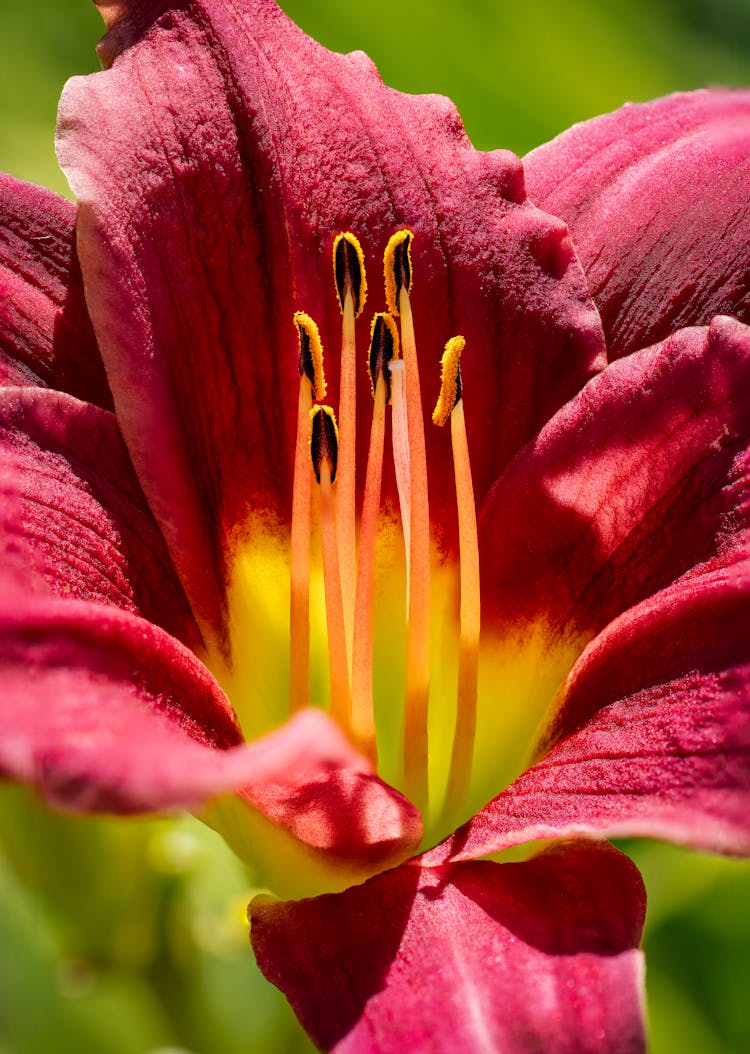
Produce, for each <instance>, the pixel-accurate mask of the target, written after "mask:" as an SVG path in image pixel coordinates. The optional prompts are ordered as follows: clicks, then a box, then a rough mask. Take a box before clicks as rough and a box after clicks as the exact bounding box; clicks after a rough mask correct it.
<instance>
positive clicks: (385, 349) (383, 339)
mask: <svg viewBox="0 0 750 1054" xmlns="http://www.w3.org/2000/svg"><path fill="white" fill-rule="evenodd" d="M400 353H401V349H400V346H399V339H398V328H397V326H396V323H395V321H394V318H393V316H392V315H389V314H388V313H387V312H385V311H379V312H378V313H377V315H375V316H374V317H373V320H372V325H371V326H370V350H369V352H368V353H367V372H368V374H369V377H370V391H371V392H372V397H373V399H374V398H375V389H376V387H377V383H378V377H379V376H380V375H381V374H382V375H383V380H384V381H385V401H386V403H389V402H390V401H391V371H390V370H389V369H388V366H389V364H390V363H391V362H392V361H393V360H394V359H397V358H398V357H399V355H400Z"/></svg>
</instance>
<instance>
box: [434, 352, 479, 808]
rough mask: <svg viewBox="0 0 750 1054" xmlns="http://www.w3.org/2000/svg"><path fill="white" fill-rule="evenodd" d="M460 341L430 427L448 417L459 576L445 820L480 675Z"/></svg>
mask: <svg viewBox="0 0 750 1054" xmlns="http://www.w3.org/2000/svg"><path fill="white" fill-rule="evenodd" d="M464 345H465V341H464V338H463V337H453V338H452V339H451V340H449V341H448V343H447V344H446V346H445V354H444V355H443V363H442V365H443V376H442V384H441V391H440V398H439V399H438V403H437V406H436V407H435V412H434V414H433V415H432V419H433V421H434V422H435V424H439V425H443V424H445V422H446V421H447V419H448V417H450V422H451V446H452V448H453V471H454V476H455V482H456V504H457V506H458V548H459V560H460V574H461V605H460V627H461V628H460V639H459V652H458V693H457V702H456V729H455V733H454V738H453V753H452V755H451V767H450V773H449V776H448V790H447V794H446V799H445V807H444V810H443V812H444V815H446V817H449V816H450V814H451V813H454V812H456V811H457V810H460V808H461V804H462V802H463V800H464V798H465V795H466V792H467V790H468V786H469V777H470V774H471V764H472V758H473V754H474V738H475V734H476V713H477V679H478V669H479V635H480V627H481V608H480V593H479V541H478V537H477V514H476V506H475V503H474V487H473V484H472V479H471V463H470V460H469V445H468V442H467V439H466V419H465V416H464V404H463V399H462V387H461V372H460V367H459V360H460V357H461V352H462V351H463V349H464Z"/></svg>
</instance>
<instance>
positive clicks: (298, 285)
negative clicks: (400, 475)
mask: <svg viewBox="0 0 750 1054" xmlns="http://www.w3.org/2000/svg"><path fill="white" fill-rule="evenodd" d="M100 6H101V8H102V11H103V14H104V16H105V19H106V20H107V22H108V24H109V26H110V33H109V35H108V37H107V38H105V42H104V44H103V47H102V52H101V54H102V56H103V58H104V60H105V62H106V63H107V64H110V63H111V64H112V65H111V68H110V69H107V70H105V71H104V72H102V73H99V74H95V75H93V76H91V77H87V78H78V79H74V80H73V81H71V82H70V83H69V84H68V86H67V88H66V90H65V92H64V94H63V98H62V101H61V107H60V121H59V131H58V146H59V155H60V158H61V161H62V164H63V166H64V168H65V170H66V172H67V174H68V177H69V179H70V181H71V185H72V186H73V188H74V190H75V192H76V194H77V196H78V197H79V200H80V202H81V210H80V220H79V251H80V254H81V260H82V266H83V271H84V277H85V280H86V286H87V297H88V302H89V306H90V309H91V313H92V318H93V320H94V325H95V328H96V331H97V336H98V339H99V342H100V346H101V348H102V353H103V356H104V358H105V361H106V363H107V370H108V375H109V377H110V382H111V384H112V388H113V391H114V393H115V402H116V405H117V411H118V417H119V419H120V422H121V426H122V429H123V433H124V435H125V438H126V442H127V443H128V448H129V450H130V452H131V456H132V458H133V461H134V464H135V466H136V470H137V471H138V475H139V478H140V479H141V481H142V483H143V486H144V489H145V491H146V493H147V496H148V498H149V502H150V503H151V505H152V507H153V508H154V510H155V512H156V515H157V518H158V519H159V521H160V523H162V525H163V527H164V531H165V534H166V536H167V540H168V544H169V545H170V550H171V552H172V553H173V556H174V559H175V562H176V564H177V566H178V569H179V571H180V574H181V577H182V579H183V581H184V582H185V583H186V587H187V589H188V592H189V595H190V597H191V601H192V602H193V605H194V607H195V609H196V611H197V612H198V613H199V615H200V616H201V618H202V620H203V621H204V623H206V624H208V625H209V626H212V627H213V628H214V630H215V631H216V632H217V633H220V631H221V627H222V623H223V619H224V605H225V597H224V588H225V580H226V578H227V577H228V568H227V565H228V564H230V563H231V558H232V554H231V549H232V545H233V544H234V542H235V541H236V540H237V538H241V537H242V532H241V531H239V532H238V530H237V528H238V527H241V526H244V525H246V520H247V517H248V513H249V511H250V510H251V509H252V508H256V509H257V508H268V507H269V506H270V507H272V508H273V509H275V510H276V513H277V514H278V515H279V517H280V519H281V521H282V522H288V517H289V513H290V508H291V494H290V475H291V460H292V451H293V449H294V439H293V426H294V420H295V408H296V395H295V392H296V387H297V383H298V382H297V350H296V334H295V332H294V327H293V326H292V314H293V312H294V310H295V309H297V308H302V309H304V310H306V311H308V312H310V313H311V314H312V315H314V316H315V317H316V319H317V320H318V322H319V323H320V326H321V331H322V334H323V338H324V342H325V343H326V344H327V345H328V346H329V347H330V346H333V347H335V346H337V344H338V340H339V334H340V317H339V311H338V305H337V300H336V296H335V293H334V288H333V279H332V275H331V246H332V241H333V238H334V236H335V235H336V234H337V232H339V231H341V230H346V229H351V230H353V231H355V232H356V233H357V234H358V235H359V236H360V238H361V239H362V241H363V244H364V248H365V252H366V255H367V259H368V265H369V268H370V279H371V281H370V287H371V290H377V287H378V276H377V275H378V273H379V271H380V261H381V259H382V252H383V249H384V246H385V244H386V241H387V239H388V237H389V236H390V235H391V234H392V232H393V231H394V230H395V229H396V228H399V227H402V226H404V225H406V226H409V227H412V228H413V229H414V230H415V231H416V240H415V246H414V274H415V285H414V312H415V318H416V323H417V329H418V342H419V344H420V346H421V347H422V349H423V351H424V353H425V355H426V359H425V361H426V362H428V363H430V364H432V363H436V362H437V356H438V353H439V350H440V349H441V348H442V346H443V343H444V342H445V340H446V339H447V337H449V336H451V335H452V334H454V333H456V332H462V333H464V335H465V336H466V338H467V342H468V345H469V347H470V348H471V349H472V353H471V355H467V356H466V370H465V382H466V386H467V388H473V390H474V391H475V392H477V393H481V402H480V401H478V402H477V405H476V409H475V410H474V411H473V412H472V416H471V424H470V428H471V430H472V432H473V434H474V436H475V437H476V439H477V442H475V443H474V447H475V449H476V451H477V452H479V451H482V455H481V456H480V455H479V453H477V457H476V459H475V476H476V482H475V485H476V486H477V489H478V490H479V491H480V492H483V491H484V490H486V489H487V487H488V486H489V484H490V483H491V481H492V480H493V479H494V477H495V475H496V474H497V471H498V467H499V466H500V465H502V464H503V463H504V461H506V460H507V458H508V457H509V456H510V455H511V454H512V453H513V452H514V450H515V449H517V448H518V446H519V445H520V443H521V442H523V441H524V440H525V439H526V438H528V437H529V436H530V435H531V434H533V433H534V431H535V430H536V429H537V428H538V427H539V425H540V423H541V422H542V421H544V420H545V419H546V418H547V417H549V416H550V414H551V413H553V412H554V411H555V409H556V408H557V407H558V406H559V405H561V403H562V402H564V401H565V399H567V398H569V397H570V395H571V394H572V393H573V392H575V391H576V390H578V388H579V387H580V386H581V384H582V383H583V382H584V381H585V380H586V378H587V377H589V376H590V375H591V373H592V372H593V371H595V370H596V369H597V368H599V367H600V365H601V362H602V356H603V342H602V335H601V328H600V324H599V320H598V317H597V315H596V312H595V311H594V309H593V306H592V304H591V302H590V300H589V298H588V292H587V290H586V286H585V280H584V278H583V275H582V272H581V271H580V269H579V265H578V262H577V259H576V257H575V254H574V252H573V249H572V246H571V243H570V241H569V238H568V236H567V230H566V228H565V225H564V224H562V223H561V222H560V221H558V220H556V219H554V218H552V217H550V216H548V215H545V214H544V213H542V212H540V211H538V210H537V209H535V208H533V207H532V206H530V205H529V204H528V203H526V202H525V200H524V197H525V195H524V186H523V174H522V170H521V167H520V164H519V162H518V159H517V158H515V157H513V156H512V155H510V154H508V153H505V152H497V153H493V154H480V153H477V152H475V151H474V150H473V149H472V148H471V146H470V144H469V142H468V140H467V138H466V136H465V134H464V132H463V129H462V127H461V124H460V121H459V119H458V117H457V115H456V112H455V110H454V108H453V107H452V105H451V104H450V103H449V102H447V101H446V100H444V99H440V98H437V97H434V96H429V97H423V98H413V97H410V96H405V95H401V94H399V93H397V92H394V91H391V90H389V89H388V88H386V87H384V85H383V84H382V82H381V81H380V79H379V77H378V75H377V73H376V71H375V69H374V68H373V66H372V64H371V63H370V62H369V60H367V59H366V58H365V57H364V56H362V55H359V54H357V55H349V56H341V55H335V54H332V53H330V52H328V51H326V50H325V49H323V48H321V47H319V46H318V45H317V44H315V43H314V42H313V41H311V40H310V39H309V38H307V37H306V36H305V35H304V34H303V33H302V32H301V31H300V30H299V29H298V28H297V27H295V26H294V25H293V24H292V23H291V22H290V21H289V20H288V19H287V18H286V16H285V15H284V14H283V13H282V12H281V11H280V10H279V9H278V8H277V6H276V5H275V3H273V2H272V0H249V2H247V3H244V4H242V5H234V4H233V5H227V4H225V3H219V2H217V0H202V2H201V3H192V2H190V3H179V4H178V3H164V2H163V0H158V2H157V0H153V2H141V3H135V2H131V3H127V2H123V3H118V4H104V3H102V4H101V5H100ZM374 299H375V302H374V304H373V309H377V308H379V307H380V306H381V302H380V298H379V297H377V294H376V297H375V298H374ZM361 325H362V330H361V335H362V338H363V339H365V340H366V336H365V332H366V326H367V320H365V319H363V320H362V321H361ZM335 358H336V356H329V367H330V370H329V372H330V373H331V376H332V381H333V389H334V391H335V388H336V374H337V365H336V362H335ZM332 360H333V361H332ZM434 368H435V369H436V366H435V367H434ZM360 384H361V394H362V398H363V400H365V399H369V395H368V394H367V391H368V383H367V380H366V378H365V375H364V371H362V375H361V377H360ZM436 385H437V380H435V382H434V384H433V385H432V386H431V385H428V384H425V399H426V401H431V396H429V395H428V393H429V391H430V388H431V387H432V388H434V387H436ZM501 396H502V400H503V407H504V412H503V413H502V414H499V413H498V407H499V399H500V398H501ZM489 434H491V435H492V437H493V438H492V442H486V441H485V438H486V436H487V435H489ZM480 439H481V440H482V441H481V442H479V440H480ZM430 442H431V443H434V444H437V445H438V448H439V449H440V450H441V453H440V454H439V455H438V457H437V459H435V458H433V459H431V460H432V462H433V466H434V467H433V471H434V492H435V495H436V500H437V495H439V494H448V493H450V486H451V485H450V481H449V480H448V479H447V474H446V473H444V472H443V469H442V465H443V463H444V460H445V457H444V456H443V455H444V454H445V447H440V444H444V443H446V442H447V440H446V439H445V437H442V438H440V437H435V436H433V437H432V438H431V439H430ZM361 456H362V457H363V458H364V449H362V450H361ZM207 554H216V555H215V557H214V558H213V561H212V559H209V558H207Z"/></svg>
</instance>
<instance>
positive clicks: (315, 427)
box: [310, 405, 339, 483]
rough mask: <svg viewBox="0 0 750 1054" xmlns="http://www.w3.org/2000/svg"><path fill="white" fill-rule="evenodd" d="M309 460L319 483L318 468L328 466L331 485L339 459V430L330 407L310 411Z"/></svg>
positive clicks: (317, 407)
mask: <svg viewBox="0 0 750 1054" xmlns="http://www.w3.org/2000/svg"><path fill="white" fill-rule="evenodd" d="M310 424H311V428H310V458H311V459H312V465H313V471H314V472H315V478H316V479H317V481H318V483H320V466H321V464H322V463H323V461H326V462H327V464H328V468H329V472H330V480H331V483H333V481H334V480H335V479H336V465H337V463H338V457H339V430H338V427H337V425H336V415H335V413H334V412H333V410H332V409H331V407H330V406H323V405H318V406H313V408H312V410H311V411H310Z"/></svg>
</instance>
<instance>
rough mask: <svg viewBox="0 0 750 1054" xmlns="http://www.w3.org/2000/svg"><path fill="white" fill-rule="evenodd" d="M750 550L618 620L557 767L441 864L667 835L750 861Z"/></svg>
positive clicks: (563, 740) (569, 692) (569, 697)
mask: <svg viewBox="0 0 750 1054" xmlns="http://www.w3.org/2000/svg"><path fill="white" fill-rule="evenodd" d="M748 625H750V551H747V550H746V551H745V554H744V559H743V560H742V561H741V562H737V563H736V564H734V565H733V566H730V567H721V568H718V569H714V570H711V571H707V572H705V573H703V574H698V575H695V576H693V577H692V578H687V579H683V580H681V581H680V582H678V583H676V584H675V585H673V586H670V587H668V588H667V589H665V590H663V591H662V592H661V593H659V594H657V595H656V596H655V597H653V598H650V599H649V600H646V601H644V602H643V603H642V604H640V605H638V606H637V607H635V608H633V609H631V610H630V611H628V612H627V613H626V614H624V615H623V616H622V617H621V618H619V619H617V620H616V621H615V622H614V623H613V624H612V625H611V626H609V627H608V628H607V629H606V630H605V631H604V632H603V633H602V634H600V636H599V637H597V638H596V639H595V640H594V641H593V642H592V644H591V645H590V646H589V648H588V649H587V650H586V651H585V652H584V654H583V655H582V657H581V659H580V660H579V662H578V663H577V665H576V666H575V667H574V669H573V671H572V672H571V675H570V678H569V681H568V683H567V685H566V688H565V692H564V695H563V699H562V702H561V707H560V711H559V713H558V714H557V718H556V720H555V722H554V724H553V726H552V727H551V728H550V729H549V730H548V732H547V738H546V746H549V745H550V744H555V745H554V746H553V747H552V749H551V750H550V752H549V753H548V754H547V756H546V757H545V758H544V759H543V760H542V761H540V762H539V763H538V764H537V765H535V766H534V767H533V768H531V769H530V770H529V771H528V772H526V773H525V774H524V775H523V776H521V777H520V778H519V779H518V780H516V781H515V783H513V784H511V786H510V787H509V788H508V789H507V790H506V791H504V792H503V793H502V794H500V795H499V796H498V797H497V798H495V799H494V800H493V801H492V802H491V803H490V804H489V805H488V806H486V808H484V809H482V810H481V811H480V812H479V813H478V814H477V815H476V816H475V817H474V818H473V819H472V820H470V821H469V823H468V824H466V825H465V826H464V827H463V828H461V829H459V830H458V831H457V832H456V833H455V835H454V836H453V838H452V839H449V841H448V842H447V843H446V844H445V845H443V846H441V847H438V849H437V850H435V851H434V854H428V858H429V860H430V861H431V862H432V861H433V860H442V859H444V858H446V857H455V858H457V859H472V858H474V857H476V856H478V855H483V854H485V853H491V852H496V851H498V850H500V849H504V848H506V847H508V846H512V845H519V844H522V843H525V842H527V841H532V840H534V839H539V838H570V837H573V836H579V835H582V834H584V835H589V836H599V837H602V836H604V837H644V836H645V837H658V838H668V839H670V840H673V841H676V842H682V843H685V844H688V845H692V846H696V847H699V848H703V849H708V850H712V851H715V852H723V853H730V854H743V855H747V854H748V853H750V655H749V654H748V638H747V627H748Z"/></svg>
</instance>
